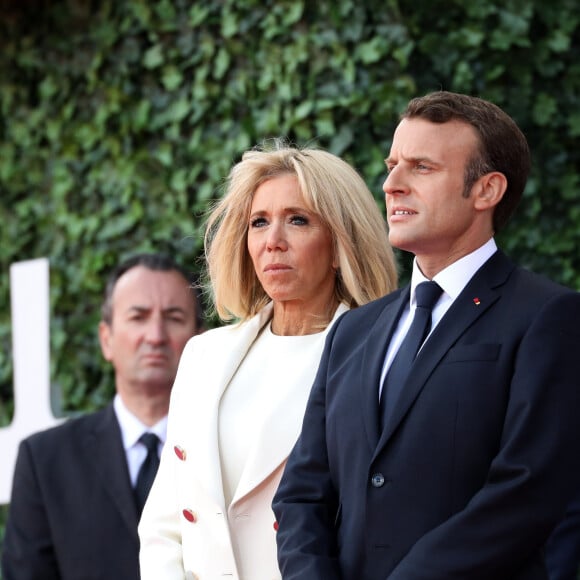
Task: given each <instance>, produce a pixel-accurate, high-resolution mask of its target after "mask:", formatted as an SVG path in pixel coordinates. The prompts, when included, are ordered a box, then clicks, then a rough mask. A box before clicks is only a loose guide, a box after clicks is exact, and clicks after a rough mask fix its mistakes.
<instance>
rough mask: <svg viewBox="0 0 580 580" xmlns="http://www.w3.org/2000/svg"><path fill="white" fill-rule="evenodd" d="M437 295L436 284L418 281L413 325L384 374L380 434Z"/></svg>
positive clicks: (428, 323)
mask: <svg viewBox="0 0 580 580" xmlns="http://www.w3.org/2000/svg"><path fill="white" fill-rule="evenodd" d="M441 292H442V290H441V287H440V286H439V285H438V284H437V282H421V284H419V285H418V286H417V288H415V298H416V301H417V307H416V309H415V315H414V316H413V322H412V323H411V326H410V327H409V331H408V332H407V334H406V335H405V338H404V339H403V342H402V343H401V346H400V348H399V350H398V351H397V354H396V355H395V358H394V359H393V362H392V363H391V366H390V368H389V370H388V371H387V376H386V377H385V382H384V383H383V390H382V393H381V401H380V421H381V425H380V426H381V431H382V429H383V428H384V426H385V425H386V424H387V421H388V419H389V417H390V415H391V412H392V410H393V407H394V405H395V403H396V401H397V399H398V398H399V394H400V393H401V390H402V389H403V385H404V384H405V381H406V380H407V376H408V375H409V372H410V370H411V365H412V364H413V361H414V360H415V357H416V356H417V353H418V352H419V349H420V348H421V345H422V344H423V341H424V340H425V338H426V337H427V335H428V334H429V330H430V329H431V312H432V310H433V306H435V303H436V302H437V300H438V299H439V296H441Z"/></svg>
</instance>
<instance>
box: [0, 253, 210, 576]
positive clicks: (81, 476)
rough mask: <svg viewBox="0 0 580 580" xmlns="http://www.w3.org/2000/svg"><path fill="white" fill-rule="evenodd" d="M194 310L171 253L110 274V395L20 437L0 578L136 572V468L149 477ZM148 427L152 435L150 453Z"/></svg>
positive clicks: (105, 328)
mask: <svg viewBox="0 0 580 580" xmlns="http://www.w3.org/2000/svg"><path fill="white" fill-rule="evenodd" d="M200 317H201V306H200V302H199V301H198V299H197V294H196V292H195V290H194V289H193V288H192V279H191V277H190V276H189V274H188V272H187V271H185V270H183V269H182V268H180V267H179V266H178V265H177V264H176V263H175V262H174V261H173V260H171V259H170V258H168V257H166V256H162V255H157V254H139V255H137V256H134V257H133V258H130V259H129V260H127V261H125V262H123V263H122V264H120V265H119V266H118V267H117V268H116V269H115V270H114V271H113V272H112V274H111V277H110V278H109V280H108V283H107V287H106V291H105V300H104V303H103V307H102V321H101V323H100V325H99V338H100V342H101V348H102V352H103V355H104V357H105V359H106V360H108V361H110V362H111V363H112V365H113V367H114V371H115V386H116V396H115V399H114V401H113V402H112V403H111V404H110V405H109V406H108V407H106V408H105V409H103V410H101V411H98V412H96V413H93V414H89V415H85V416H83V417H80V418H77V419H71V420H69V421H67V422H65V423H64V424H62V425H59V426H58V427H55V428H52V429H48V430H46V431H43V432H40V433H36V434H34V435H32V436H30V437H28V438H27V439H25V440H24V441H22V443H21V445H20V448H19V453H18V458H17V461H16V467H15V472H14V480H13V489H12V496H11V503H10V508H9V514H8V522H7V527H6V536H5V541H4V551H3V556H2V571H3V574H4V580H57V579H58V580H89V579H95V580H96V579H123V580H138V579H139V539H138V535H137V523H138V519H139V513H140V512H139V510H140V509H141V503H142V502H143V500H144V497H145V496H146V493H147V489H146V488H147V485H150V483H151V482H150V481H149V482H146V483H145V489H144V490H143V492H142V497H141V498H138V492H137V491H136V490H140V489H141V487H142V486H141V483H142V482H143V476H140V475H139V473H140V471H144V470H146V469H147V468H148V469H149V471H150V473H149V476H150V477H151V476H154V467H155V463H158V457H157V454H158V453H159V450H160V449H161V447H162V445H163V442H164V441H165V432H166V421H167V417H166V415H167V411H168V406H169V397H170V391H171V387H172V386H173V380H174V378H175V373H176V370H177V364H178V361H179V357H180V356H181V352H182V350H183V348H184V346H185V343H186V342H187V340H188V339H189V338H190V337H191V336H192V335H194V334H196V333H197V332H198V331H199V330H200V329H201V325H202V321H201V318H200ZM146 432H147V433H152V434H154V435H156V436H157V439H155V438H153V445H152V451H151V457H150V458H148V450H147V449H146V448H145V445H144V444H143V443H142V442H141V441H140V437H141V435H142V434H143V433H146ZM142 466H143V467H142ZM146 466H147V467H146ZM152 469H153V472H151V470H152ZM138 482H140V483H138ZM134 488H135V489H134Z"/></svg>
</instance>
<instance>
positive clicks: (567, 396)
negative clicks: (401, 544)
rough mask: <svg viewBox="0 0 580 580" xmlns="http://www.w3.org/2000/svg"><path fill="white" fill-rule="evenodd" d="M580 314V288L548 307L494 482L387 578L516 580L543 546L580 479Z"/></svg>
mask: <svg viewBox="0 0 580 580" xmlns="http://www.w3.org/2000/svg"><path fill="white" fill-rule="evenodd" d="M515 315H516V314H515ZM579 321H580V295H579V294H577V293H572V292H568V293H565V294H560V295H559V296H557V297H556V298H554V299H552V300H550V301H548V302H547V303H546V304H545V306H544V307H543V308H541V309H540V311H539V312H538V315H537V317H536V318H535V320H534V321H533V322H532V324H531V325H530V327H529V330H528V332H527V333H526V334H525V335H524V337H523V339H522V341H521V344H520V347H519V349H518V353H517V356H516V358H515V360H514V361H513V363H514V365H513V374H512V379H511V383H510V396H509V401H508V406H507V409H506V414H505V422H504V427H503V432H502V437H501V443H500V447H499V449H498V452H497V455H496V456H495V458H494V460H493V462H492V464H491V467H490V470H489V472H488V477H487V481H486V482H485V484H484V485H483V486H482V488H481V489H480V490H479V492H478V493H476V494H475V495H474V496H473V497H472V499H471V501H469V503H468V504H467V505H466V507H465V508H464V509H463V510H461V511H459V512H458V513H456V514H455V515H454V516H452V517H451V518H450V519H448V520H447V521H445V522H443V523H442V524H441V525H440V526H438V527H436V528H434V529H432V530H431V531H430V532H428V533H427V534H425V535H424V536H423V537H422V538H421V539H420V540H419V541H417V542H416V544H415V545H414V546H413V547H412V548H411V550H410V551H409V552H408V553H407V555H406V556H405V557H404V558H403V559H402V560H401V561H400V562H399V564H398V566H397V567H396V568H395V570H394V571H393V573H392V574H391V575H390V576H389V580H408V579H409V578H413V580H438V579H440V578H463V577H469V578H491V577H507V576H506V575H509V574H511V575H512V576H511V577H513V575H515V574H516V572H517V570H518V568H521V566H522V563H523V562H525V561H526V560H527V559H530V558H531V557H532V556H533V555H534V554H537V553H538V552H540V551H541V550H542V546H543V545H544V543H545V541H546V538H547V537H548V535H549V533H550V530H551V529H552V528H553V527H554V525H555V524H556V522H557V521H558V519H559V518H561V517H562V516H563V514H564V510H565V507H566V503H567V500H568V499H569V498H570V497H571V496H572V495H573V493H574V491H575V490H577V489H578V488H579V486H580V469H579V465H578V451H579V442H580V421H579V420H578V409H579V408H580V389H579V388H578V385H579V374H578V373H579V364H578V357H579V356H580V329H579V326H578V323H579ZM538 577H542V576H538Z"/></svg>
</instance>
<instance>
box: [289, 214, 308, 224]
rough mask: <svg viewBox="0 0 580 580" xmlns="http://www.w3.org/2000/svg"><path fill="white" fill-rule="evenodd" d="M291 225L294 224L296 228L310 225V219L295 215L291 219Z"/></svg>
mask: <svg viewBox="0 0 580 580" xmlns="http://www.w3.org/2000/svg"><path fill="white" fill-rule="evenodd" d="M290 223H292V224H294V225H296V226H304V225H306V224H307V223H308V219H307V218H305V217H304V216H302V215H293V216H292V217H291V218H290Z"/></svg>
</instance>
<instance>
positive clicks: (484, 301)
mask: <svg viewBox="0 0 580 580" xmlns="http://www.w3.org/2000/svg"><path fill="white" fill-rule="evenodd" d="M512 270H513V264H512V263H511V262H510V261H509V260H508V259H507V258H506V257H505V256H504V255H503V254H502V253H501V252H499V251H498V252H496V253H495V254H494V255H493V256H492V257H491V258H490V259H489V260H488V261H487V262H486V263H485V264H484V265H483V266H482V267H481V268H480V269H479V270H478V272H477V273H476V274H475V275H474V276H473V278H472V279H471V281H470V282H469V283H468V284H467V286H466V287H465V288H464V290H463V291H462V292H461V294H460V295H459V296H458V297H457V299H456V300H455V302H454V303H453V304H452V305H451V307H450V308H449V310H448V311H447V312H446V313H445V315H444V316H443V318H442V319H441V321H440V322H439V324H438V325H437V326H436V327H435V329H434V330H433V333H432V334H431V336H429V338H428V340H427V342H426V343H425V345H424V347H423V348H422V349H421V350H420V351H419V354H418V355H417V359H416V361H415V364H414V365H413V368H412V370H411V372H410V374H409V376H408V378H407V382H406V384H405V387H404V388H403V389H402V391H401V395H400V397H399V400H398V401H397V403H396V405H395V408H394V409H393V413H392V415H391V420H390V421H389V423H388V424H387V425H386V426H385V429H384V431H383V433H382V434H381V436H380V440H379V445H378V446H377V451H378V450H379V449H380V448H382V447H383V446H384V445H385V444H386V443H387V442H388V440H389V439H390V438H391V436H392V434H393V432H394V431H395V429H396V428H397V427H398V426H399V424H400V423H401V421H402V420H403V419H404V417H405V415H406V414H407V413H408V412H409V410H410V408H411V406H412V405H413V403H414V401H415V400H416V398H417V397H418V395H419V393H420V392H421V390H422V389H423V388H424V387H425V384H426V382H427V381H428V379H429V377H430V375H431V374H432V372H433V370H434V369H435V367H436V366H437V365H438V364H439V363H440V361H441V359H442V358H443V357H444V356H445V355H446V354H447V352H448V351H449V349H450V348H451V347H452V346H453V345H454V344H455V343H456V342H457V340H458V339H459V338H460V337H461V335H462V334H463V333H464V332H465V330H466V329H467V328H469V327H470V326H471V325H472V324H473V323H474V322H475V321H476V320H477V319H478V318H480V317H481V316H483V314H484V313H485V312H486V311H487V310H488V309H489V308H490V307H491V306H492V304H494V303H495V302H496V301H497V300H498V299H499V298H500V297H501V291H500V287H501V286H502V285H503V284H504V283H505V281H506V279H507V277H508V275H509V273H510V272H511V271H512Z"/></svg>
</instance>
